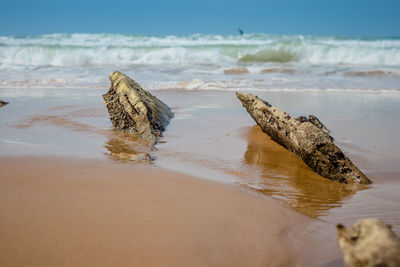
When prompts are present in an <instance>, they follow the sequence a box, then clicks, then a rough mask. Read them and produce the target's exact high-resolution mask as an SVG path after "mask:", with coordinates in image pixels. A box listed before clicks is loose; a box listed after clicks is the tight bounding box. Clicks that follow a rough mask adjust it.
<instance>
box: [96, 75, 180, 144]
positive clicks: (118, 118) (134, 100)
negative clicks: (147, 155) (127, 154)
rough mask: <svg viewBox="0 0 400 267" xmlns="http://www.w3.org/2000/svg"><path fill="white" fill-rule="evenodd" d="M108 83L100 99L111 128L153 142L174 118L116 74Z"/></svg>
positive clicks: (160, 103) (156, 102)
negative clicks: (106, 111) (132, 133)
mask: <svg viewBox="0 0 400 267" xmlns="http://www.w3.org/2000/svg"><path fill="white" fill-rule="evenodd" d="M110 81H111V87H110V89H109V91H108V92H107V93H106V94H104V95H103V99H104V104H105V105H106V106H107V109H108V112H109V114H110V120H111V122H112V124H113V125H114V127H115V128H117V129H118V130H120V131H128V132H135V133H138V134H139V135H140V136H141V137H145V138H148V139H151V140H153V142H156V141H157V139H158V137H159V136H160V135H161V133H162V132H163V131H164V130H165V128H166V127H167V125H168V123H169V121H170V120H171V118H172V117H173V116H174V115H173V113H172V112H171V109H170V108H169V107H168V106H167V105H166V104H164V103H163V102H162V101H161V100H159V99H158V98H156V97H155V96H153V95H151V94H150V93H149V92H147V91H145V90H144V89H143V88H142V87H141V86H140V85H139V84H138V83H137V82H135V81H134V80H132V79H131V78H129V77H128V76H126V75H125V74H122V73H121V72H119V71H116V72H114V73H112V74H111V75H110Z"/></svg>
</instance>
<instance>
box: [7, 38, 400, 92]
mask: <svg viewBox="0 0 400 267" xmlns="http://www.w3.org/2000/svg"><path fill="white" fill-rule="evenodd" d="M238 67H240V68H246V69H247V70H248V71H249V73H246V74H243V73H242V74H231V75H226V74H225V70H227V69H232V68H238ZM266 69H269V70H272V71H264V72H263V70H266ZM0 70H1V71H0V88H3V89H10V88H106V87H107V84H108V81H107V76H108V74H109V73H111V72H112V71H114V70H120V71H123V72H124V73H127V74H128V75H129V76H131V77H132V78H134V79H135V80H137V81H138V82H140V83H141V84H143V85H144V86H145V87H147V88H153V89H167V88H173V89H175V88H181V89H186V90H235V89H240V90H242V89H243V90H250V89H254V90H286V89H288V90H295V89H296V88H303V89H308V88H316V89H318V90H326V89H328V88H342V89H345V90H349V89H357V90H364V89H373V90H375V89H379V90H385V89H391V90H393V89H394V90H396V91H397V90H398V89H399V79H400V39H399V38H397V39H396V38H392V39H349V38H347V39H343V38H334V37H315V36H314V37H313V36H279V35H266V34H247V35H244V36H243V37H240V36H221V35H202V34H194V35H189V36H163V37H155V36H139V35H121V34H49V35H40V36H26V37H12V36H0ZM280 70H282V71H280ZM287 70H289V72H290V75H289V72H288V71H287ZM285 88H286V89H285ZM7 92H10V91H7Z"/></svg>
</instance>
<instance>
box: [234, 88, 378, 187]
mask: <svg viewBox="0 0 400 267" xmlns="http://www.w3.org/2000/svg"><path fill="white" fill-rule="evenodd" d="M236 95H237V97H238V98H239V100H240V101H241V102H242V104H243V106H244V107H245V108H246V109H247V111H248V112H249V113H250V115H251V116H252V117H253V119H254V120H255V121H256V122H257V124H258V125H259V126H260V127H261V128H262V130H263V131H264V132H265V133H266V134H268V135H269V136H270V137H271V139H272V140H274V141H275V142H277V143H279V144H280V145H282V146H284V147H285V148H287V149H288V150H290V151H292V152H294V153H295V154H297V155H298V156H300V158H301V159H302V160H303V161H304V162H305V163H306V164H307V165H308V166H309V167H310V168H311V169H312V170H313V171H314V172H316V173H318V174H319V175H321V176H323V177H325V178H328V179H331V180H336V181H339V182H342V183H352V182H355V183H360V184H369V183H371V181H370V180H369V179H368V178H367V177H366V176H365V175H364V174H363V173H362V172H361V171H360V170H359V169H358V168H357V167H356V166H355V165H354V164H353V163H352V162H351V161H350V159H349V158H347V157H346V156H345V155H344V154H343V152H342V151H341V150H340V149H339V148H338V147H337V146H336V145H335V144H334V143H333V138H332V137H331V136H330V135H329V131H328V130H327V129H326V127H325V126H323V124H322V123H321V122H320V121H319V120H318V119H317V118H316V117H315V116H312V115H311V116H310V119H307V118H306V117H303V116H302V117H298V118H293V117H291V116H290V115H289V114H288V113H286V112H284V111H283V110H280V109H278V108H275V107H272V106H271V105H270V104H269V103H267V102H265V101H263V100H261V99H259V98H258V97H257V96H254V95H252V94H241V93H236Z"/></svg>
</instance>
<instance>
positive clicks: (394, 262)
mask: <svg viewBox="0 0 400 267" xmlns="http://www.w3.org/2000/svg"><path fill="white" fill-rule="evenodd" d="M336 228H337V236H338V242H339V247H340V249H341V250H342V252H343V255H344V261H345V262H346V265H347V266H348V267H357V266H387V267H390V266H393V267H396V266H400V239H399V237H398V236H396V234H395V232H393V231H392V227H391V226H390V225H387V224H385V223H384V222H383V221H381V220H379V219H376V218H367V219H362V220H359V221H358V222H356V223H355V224H354V225H352V226H347V227H346V226H344V225H342V224H337V225H336Z"/></svg>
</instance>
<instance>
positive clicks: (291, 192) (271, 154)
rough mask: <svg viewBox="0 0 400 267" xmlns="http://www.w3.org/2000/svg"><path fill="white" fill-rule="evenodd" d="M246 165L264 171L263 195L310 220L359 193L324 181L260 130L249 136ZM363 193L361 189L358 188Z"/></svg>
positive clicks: (251, 130) (348, 187)
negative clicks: (277, 200)
mask: <svg viewBox="0 0 400 267" xmlns="http://www.w3.org/2000/svg"><path fill="white" fill-rule="evenodd" d="M246 136H247V140H248V146H247V151H246V152H245V155H244V160H245V163H246V164H248V165H250V166H253V167H254V166H255V167H257V168H260V169H261V172H262V175H261V176H262V181H261V183H260V184H259V188H258V189H257V190H259V191H260V192H262V193H264V194H266V195H269V196H272V197H274V198H278V199H282V200H284V201H285V202H286V203H287V204H289V206H291V207H293V208H295V209H296V210H298V211H300V212H302V213H305V214H307V215H309V216H311V217H319V216H322V215H326V214H327V213H328V210H330V209H331V208H334V207H340V206H341V204H342V203H343V200H344V199H346V198H347V197H349V196H351V195H352V194H354V193H355V192H356V188H353V187H352V186H349V185H345V184H340V183H338V182H333V181H330V180H328V179H325V178H322V177H320V176H319V175H317V174H315V173H314V172H313V171H311V170H310V169H309V167H308V166H307V165H306V164H305V163H304V162H303V161H302V160H301V159H300V158H298V157H297V156H296V155H295V154H293V153H291V152H289V151H287V150H286V149H285V148H283V147H282V146H280V145H279V144H277V143H275V142H274V141H272V140H271V139H270V138H269V137H268V136H267V135H266V134H265V133H263V132H262V131H261V129H260V127H258V126H254V127H251V128H249V129H248V132H247V133H246ZM357 189H358V190H360V189H361V188H357Z"/></svg>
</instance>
